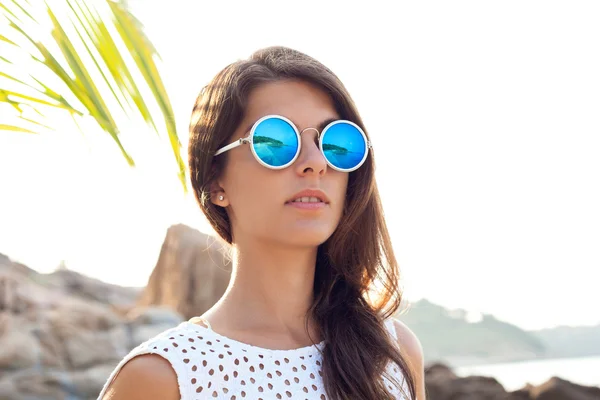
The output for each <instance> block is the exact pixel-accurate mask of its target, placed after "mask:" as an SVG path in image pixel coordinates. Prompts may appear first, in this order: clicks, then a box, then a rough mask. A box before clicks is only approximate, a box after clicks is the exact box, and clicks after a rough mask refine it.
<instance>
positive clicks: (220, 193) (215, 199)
mask: <svg viewBox="0 0 600 400" xmlns="http://www.w3.org/2000/svg"><path fill="white" fill-rule="evenodd" d="M210 202H211V203H213V204H214V205H217V206H219V207H227V206H228V205H229V199H228V198H227V194H226V193H225V189H223V187H222V185H221V182H220V181H219V180H218V179H217V180H214V181H212V183H211V184H210Z"/></svg>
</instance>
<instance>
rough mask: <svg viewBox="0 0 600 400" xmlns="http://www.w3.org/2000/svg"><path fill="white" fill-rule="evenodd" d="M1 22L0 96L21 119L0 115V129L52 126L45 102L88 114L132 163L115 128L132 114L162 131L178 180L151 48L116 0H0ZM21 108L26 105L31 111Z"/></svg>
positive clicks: (173, 133) (170, 125)
mask: <svg viewBox="0 0 600 400" xmlns="http://www.w3.org/2000/svg"><path fill="white" fill-rule="evenodd" d="M2 26H4V27H6V29H3V30H0V54H2V56H0V103H5V104H9V105H10V106H12V107H13V108H15V109H16V110H17V111H18V113H19V116H20V119H19V121H20V122H22V123H23V126H20V125H15V124H12V123H5V122H2V121H0V130H14V131H21V132H29V133H41V132H44V131H46V130H48V129H50V130H52V129H55V127H53V122H54V121H52V120H49V119H51V118H47V117H44V110H48V109H53V110H61V112H64V113H66V115H68V114H71V116H72V117H73V118H75V119H76V118H82V117H83V118H86V117H91V118H93V119H94V120H95V121H96V122H97V123H98V125H99V126H100V127H101V128H102V129H103V130H104V131H105V132H107V133H108V134H109V135H110V136H111V137H112V139H113V140H114V141H115V143H116V144H117V146H119V148H120V150H121V152H122V154H123V156H124V157H125V158H126V160H127V161H128V163H129V164H130V165H134V162H133V159H132V158H131V156H130V155H129V153H128V152H127V151H126V149H125V148H124V146H123V144H122V142H121V140H120V137H119V136H120V128H122V126H123V125H122V123H123V122H122V121H124V120H131V119H133V118H137V119H139V120H140V122H141V121H144V123H145V124H146V125H147V126H149V127H151V128H152V129H153V130H154V131H155V132H156V133H157V134H160V133H161V132H166V134H167V135H168V138H169V142H170V146H171V148H172V151H173V154H174V156H175V160H176V163H177V166H178V170H179V179H180V181H181V182H182V184H183V186H184V189H185V188H186V183H185V182H186V181H185V167H184V162H183V160H182V158H181V152H180V149H181V143H180V141H179V138H178V136H177V130H176V127H175V122H174V119H173V109H172V106H171V103H170V101H169V96H168V94H167V91H166V89H165V87H164V84H163V82H162V79H161V76H160V74H159V72H158V67H157V65H156V62H155V60H157V59H159V56H158V53H157V51H156V49H155V48H154V46H152V44H151V43H150V40H149V39H148V38H147V36H146V35H145V34H144V32H143V28H142V25H141V24H140V22H139V21H138V20H137V19H136V18H135V17H134V16H133V15H132V14H131V13H130V12H129V11H128V10H127V9H126V8H125V7H124V5H123V4H122V3H121V2H119V1H111V0H36V1H29V0H0V27H2ZM2 49H4V50H6V51H1V50H2ZM142 93H144V95H143V94H142ZM24 108H27V109H28V110H33V111H34V112H35V119H34V118H33V117H32V116H31V114H28V115H25V114H24V112H23V110H24ZM153 109H154V110H157V111H153Z"/></svg>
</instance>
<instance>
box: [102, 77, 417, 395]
mask: <svg viewBox="0 0 600 400" xmlns="http://www.w3.org/2000/svg"><path fill="white" fill-rule="evenodd" d="M248 104H249V106H248V108H247V109H246V114H245V116H244V119H243V121H242V122H241V124H240V126H239V127H238V129H237V130H236V131H235V132H234V134H233V136H232V137H231V138H230V139H231V140H230V141H228V142H227V143H231V142H233V141H234V140H236V139H238V138H241V137H246V136H247V135H248V129H249V127H250V126H251V125H252V124H253V123H254V122H255V121H257V120H258V119H259V118H261V117H263V116H265V115H267V114H279V115H282V116H285V117H287V118H288V119H290V120H291V121H292V122H293V123H294V124H295V125H296V127H297V128H298V130H299V131H300V132H302V131H303V130H304V129H305V128H309V127H314V128H317V129H319V128H318V127H319V125H320V124H321V123H322V122H323V121H325V120H327V119H330V118H334V119H339V118H340V117H339V115H338V113H337V112H336V111H335V107H334V105H333V103H332V101H331V99H330V98H329V96H328V95H327V94H326V93H325V92H324V91H322V90H321V89H319V88H317V87H314V86H312V85H310V84H308V83H305V82H300V81H291V80H288V81H279V82H274V83H267V84H263V85H261V86H259V87H257V88H255V89H254V90H253V91H252V93H251V94H250V97H249V101H248ZM223 156H226V157H227V161H226V165H225V168H224V170H223V173H222V175H221V177H220V178H219V179H218V180H217V181H216V182H214V184H213V187H212V188H211V192H212V195H211V200H212V202H213V203H214V204H216V205H218V206H220V207H225V208H226V210H227V213H228V215H229V218H230V220H231V224H232V232H233V239H234V240H233V241H234V258H233V270H232V276H231V280H230V283H229V286H228V288H227V290H226V292H225V294H224V295H223V297H222V298H221V299H220V300H219V301H218V302H217V303H216V304H215V305H214V306H213V307H212V308H210V309H209V310H208V311H207V312H206V313H204V314H203V315H202V318H204V319H206V320H207V321H208V322H209V323H210V324H211V326H212V329H213V330H214V331H216V332H218V333H220V334H222V335H224V336H227V337H229V338H231V339H234V340H238V341H240V342H244V343H248V344H252V345H254V346H258V347H264V348H269V349H285V350H287V349H295V348H299V347H304V346H309V345H311V344H312V343H313V342H319V341H321V340H322V338H320V337H318V335H317V334H316V332H317V330H316V329H315V325H314V323H313V321H311V320H310V319H308V331H307V329H305V320H306V314H307V310H308V308H309V306H310V303H311V300H312V296H313V280H314V272H315V264H316V256H317V248H318V246H319V245H320V244H322V243H323V242H325V241H326V240H327V239H328V238H329V237H330V236H331V234H332V233H333V232H334V230H335V228H336V227H337V225H338V223H339V221H340V218H341V215H342V211H343V207H344V199H345V194H346V188H347V184H348V173H345V172H339V171H336V170H334V169H332V168H330V167H329V166H328V165H327V163H326V161H325V159H324V157H323V155H322V153H321V152H320V150H319V147H318V138H317V133H316V132H315V130H313V129H310V130H306V131H305V132H303V133H302V134H301V152H300V155H299V156H298V158H297V159H296V161H295V162H294V163H293V164H292V165H291V166H289V167H287V168H285V169H282V170H271V169H268V168H266V167H264V166H262V165H261V164H259V163H258V162H257V161H256V160H255V159H254V157H253V155H252V152H251V150H250V148H249V145H242V146H239V147H236V148H235V149H233V150H230V151H228V152H227V153H224V154H223V155H219V157H223ZM304 189H320V190H322V191H323V192H325V194H326V195H327V197H328V198H329V203H328V204H327V205H326V206H325V207H324V208H323V209H321V210H319V211H316V212H315V211H306V210H300V209H297V208H294V207H292V206H289V205H288V204H286V203H287V202H288V201H289V200H290V199H292V198H293V197H294V195H295V194H296V193H298V192H300V191H301V190H304ZM219 196H223V197H224V199H223V200H219ZM396 330H397V332H398V337H399V342H400V343H401V345H402V346H403V347H404V348H405V350H406V352H407V354H408V356H409V357H410V359H411V363H412V364H413V365H414V366H415V368H416V370H417V372H418V373H419V374H420V375H419V377H418V387H419V388H420V389H419V393H420V395H419V397H418V399H419V400H421V399H425V395H424V383H423V375H422V370H423V354H422V349H421V346H420V343H419V341H418V339H417V338H416V336H415V335H414V334H413V333H412V332H411V331H410V330H409V329H408V327H406V326H405V325H403V324H402V323H400V322H399V321H396ZM419 371H420V372H419ZM103 399H104V400H108V399H112V400H125V399H127V400H137V399H140V400H141V399H144V400H148V399H150V400H151V399H179V393H178V385H177V380H176V376H175V373H174V372H173V370H172V369H171V367H170V365H169V363H168V362H167V361H165V360H164V359H162V358H161V357H160V356H156V355H143V356H138V357H136V358H134V359H133V360H131V361H130V362H128V363H127V364H126V365H125V366H124V367H123V368H122V369H121V371H120V372H119V374H118V375H117V377H116V378H115V380H114V381H113V383H112V384H111V387H110V388H109V390H108V391H107V392H106V395H105V396H104V398H103Z"/></svg>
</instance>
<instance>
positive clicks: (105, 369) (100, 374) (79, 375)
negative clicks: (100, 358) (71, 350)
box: [69, 363, 116, 399]
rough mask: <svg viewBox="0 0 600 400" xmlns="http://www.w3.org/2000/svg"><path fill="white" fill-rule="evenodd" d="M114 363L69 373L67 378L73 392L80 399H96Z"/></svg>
mask: <svg viewBox="0 0 600 400" xmlns="http://www.w3.org/2000/svg"><path fill="white" fill-rule="evenodd" d="M115 366H116V363H108V364H100V365H96V366H94V367H91V368H88V369H86V370H82V371H76V372H73V373H71V375H70V377H69V380H70V386H71V387H72V389H73V392H74V393H76V394H77V396H78V398H80V399H96V398H97V397H98V393H100V391H101V390H102V388H103V387H104V384H105V383H106V380H107V379H108V377H109V376H110V373H111V372H112V371H113V369H114V368H115Z"/></svg>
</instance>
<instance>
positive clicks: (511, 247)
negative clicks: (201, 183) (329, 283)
mask: <svg viewBox="0 0 600 400" xmlns="http://www.w3.org/2000/svg"><path fill="white" fill-rule="evenodd" d="M599 18H600V4H599V3H597V2H595V1H578V2H567V1H529V2H521V1H504V2H489V1H454V2H444V1H427V2H410V3H409V2H403V3H399V4H394V3H387V2H369V3H368V4H367V3H364V2H353V1H345V2H341V1H322V2H317V1H304V2H301V3H297V2H296V3H291V2H285V3H282V2H275V1H265V0H257V1H252V2H242V1H239V2H235V1H234V2H216V1H214V2H204V1H191V0H190V1H184V0H171V1H169V2H165V1H148V0H146V1H142V0H129V1H117V2H113V1H109V0H93V1H92V0H87V1H83V0H52V1H50V0H48V1H46V2H44V1H42V0H27V1H26V0H20V1H19V0H0V253H2V255H0V399H11V398H35V399H38V398H39V399H42V398H67V397H68V398H70V399H79V398H81V399H86V398H95V395H97V393H98V391H99V389H100V387H98V386H99V385H101V384H103V381H104V380H105V379H107V377H108V373H109V372H110V370H112V368H114V366H115V365H116V361H118V360H119V359H120V358H121V357H122V356H123V355H124V354H126V352H127V351H128V349H129V348H132V347H133V346H134V345H137V344H138V343H139V342H141V341H143V340H145V339H146V338H149V337H150V336H151V335H153V334H156V333H158V332H160V331H161V330H164V329H166V327H170V326H172V325H174V324H176V323H178V321H180V320H183V319H187V318H189V317H191V316H194V315H200V314H201V313H202V312H204V310H205V309H208V308H209V307H210V306H211V305H212V303H214V302H215V301H216V300H217V299H218V298H219V297H220V294H221V293H222V291H223V290H224V288H225V287H226V285H227V281H228V277H229V270H230V265H229V264H228V263H227V262H226V259H225V258H224V256H223V249H222V248H221V247H220V244H219V243H218V242H216V241H215V240H214V239H213V237H212V235H213V232H212V231H211V228H210V227H209V225H208V223H207V222H206V221H205V220H204V218H203V216H202V213H201V212H200V210H199V208H198V206H197V205H196V203H195V200H194V198H193V195H192V194H191V193H190V191H189V190H190V189H191V187H190V186H189V182H188V181H187V176H186V175H184V174H185V173H186V171H185V169H186V168H187V167H186V165H185V164H186V159H187V156H186V154H187V140H188V133H187V126H188V120H189V117H190V114H191V109H192V106H193V103H194V100H195V98H196V96H197V94H198V92H199V90H200V89H201V88H202V86H204V85H205V84H206V83H207V82H208V81H209V80H210V79H211V78H212V77H213V76H214V75H215V74H216V73H217V72H218V71H220V70H221V69H222V68H223V67H225V66H226V65H227V64H229V63H231V62H233V61H236V60H237V59H241V58H246V57H248V56H249V55H250V54H251V53H252V52H253V51H255V50H257V49H259V48H261V47H266V46H270V45H284V46H288V47H292V48H295V49H297V50H300V51H303V52H305V53H307V54H309V55H311V56H313V57H315V58H317V59H318V60H319V61H321V62H323V63H324V64H325V65H327V66H328V67H329V68H331V69H332V70H333V71H334V72H335V73H336V74H337V75H338V76H339V77H340V79H341V80H342V82H344V84H345V85H346V87H347V88H348V89H349V91H350V94H351V95H352V96H353V98H354V100H355V101H356V103H357V106H358V109H359V111H360V113H361V115H362V117H363V119H364V121H365V124H366V127H367V130H368V131H369V134H370V135H371V138H372V142H373V147H374V155H375V157H376V163H377V172H376V177H377V181H378V185H379V189H380V192H381V195H382V199H383V205H384V209H385V212H386V219H387V222H388V226H389V228H390V231H391V236H392V241H393V244H394V248H395V252H396V255H397V257H398V259H399V263H400V267H401V275H402V282H401V283H402V286H403V288H404V290H405V292H404V293H405V302H406V308H405V310H404V311H403V312H402V313H400V314H398V318H399V319H402V320H403V321H405V322H406V323H407V324H408V325H409V327H410V328H411V329H412V330H413V331H414V332H415V333H416V334H417V336H419V338H420V340H421V343H422V345H423V349H424V354H425V359H426V362H427V365H428V375H427V384H428V391H429V394H430V395H429V398H431V399H445V398H448V399H449V398H453V399H462V398H465V399H466V398H470V399H472V398H489V399H492V398H505V397H494V396H506V393H507V392H508V393H510V394H511V395H512V396H515V397H514V398H542V397H535V396H540V393H542V392H544V391H546V393H548V391H552V390H554V391H556V393H558V392H560V393H563V394H564V396H566V397H553V398H557V399H558V398H561V399H562V398H588V397H577V396H583V395H584V394H582V393H585V395H586V396H591V397H589V398H600V388H598V386H599V385H600V373H599V372H598V371H600V312H599V311H598V309H599V307H598V305H600V291H599V290H598V282H599V279H598V278H599V277H600V272H599V271H600V208H599V207H598V204H600V157H598V153H599V151H600V134H599V133H600V118H599V116H600V112H599V110H600V74H599V73H598V71H600V50H599V49H600V24H598V20H599ZM159 55H160V57H159ZM186 187H187V191H186ZM207 248H208V251H206V250H207ZM98 343H102V346H101V348H100V349H95V350H94V349H93V347H98ZM123 343H126V345H124V344H123ZM579 385H583V386H585V387H583V386H579ZM590 387H591V388H590ZM596 389H597V391H595V390H596ZM473 393H475V394H473ZM565 393H567V394H565ZM35 396H37V397H35ZM69 396H71V397H69ZM452 396H454V397H452ZM461 396H462V397H461ZM468 396H472V397H468ZM473 396H474V397H473ZM518 396H525V397H518ZM527 396H529V397H527Z"/></svg>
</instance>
